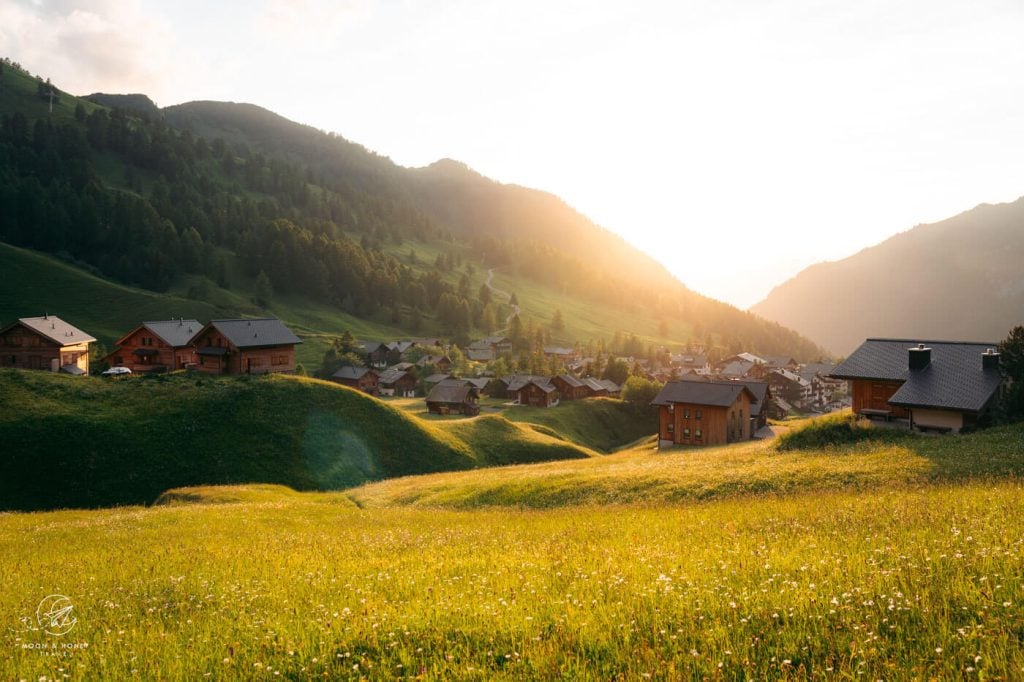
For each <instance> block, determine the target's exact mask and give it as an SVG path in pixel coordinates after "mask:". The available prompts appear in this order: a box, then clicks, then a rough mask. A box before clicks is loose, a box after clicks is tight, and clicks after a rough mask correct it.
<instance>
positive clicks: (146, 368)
mask: <svg viewBox="0 0 1024 682" xmlns="http://www.w3.org/2000/svg"><path fill="white" fill-rule="evenodd" d="M159 324H161V325H166V324H168V323H159ZM170 324H178V323H176V322H174V321H171V322H170ZM180 324H181V325H182V334H180V335H178V338H177V339H175V340H169V339H168V338H166V337H165V336H162V335H161V334H160V333H159V332H158V330H159V329H160V327H156V325H153V327H151V326H149V325H147V324H142V325H140V326H138V327H136V328H135V329H133V330H132V331H130V332H129V333H128V334H127V335H125V336H124V337H122V338H121V339H120V340H118V342H117V343H116V346H117V349H116V350H114V352H112V353H110V354H109V355H108V356H107V357H106V358H105V359H106V361H107V363H108V364H110V365H111V366H112V367H127V368H128V369H130V370H131V371H132V372H134V373H136V374H138V373H147V372H172V371H174V370H179V369H186V368H190V367H192V366H194V365H195V364H196V363H197V356H196V349H195V346H193V345H192V344H191V343H190V341H191V338H192V336H193V335H194V334H195V333H196V332H198V331H199V329H201V328H202V325H200V324H199V323H198V322H196V321H195V320H187V321H185V320H182V321H181V323H180ZM154 327H156V329H154ZM175 341H177V342H175Z"/></svg>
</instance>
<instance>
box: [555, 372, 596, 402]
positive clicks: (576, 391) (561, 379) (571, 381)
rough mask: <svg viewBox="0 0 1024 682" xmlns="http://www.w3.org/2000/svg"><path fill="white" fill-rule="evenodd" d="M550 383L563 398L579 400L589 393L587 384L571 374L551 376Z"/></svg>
mask: <svg viewBox="0 0 1024 682" xmlns="http://www.w3.org/2000/svg"><path fill="white" fill-rule="evenodd" d="M551 383H552V384H553V385H554V387H555V388H556V389H558V392H559V393H560V394H561V396H562V398H564V399H565V400H580V399H582V398H586V397H587V396H588V395H590V389H588V388H587V385H586V384H585V383H583V381H582V380H580V379H577V378H576V377H574V376H573V375H571V374H559V375H558V376H556V377H552V378H551Z"/></svg>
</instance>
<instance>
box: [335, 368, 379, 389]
mask: <svg viewBox="0 0 1024 682" xmlns="http://www.w3.org/2000/svg"><path fill="white" fill-rule="evenodd" d="M331 381H333V382H334V383H336V384H341V385H342V386H348V387H349V388H354V389H356V390H358V391H362V392H364V393H369V394H370V395H377V392H378V390H379V386H380V375H379V374H378V373H377V372H376V370H374V369H371V368H370V367H352V366H348V367H342V368H341V369H339V370H338V371H337V372H335V373H334V374H332V375H331Z"/></svg>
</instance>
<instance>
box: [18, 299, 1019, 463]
mask: <svg viewBox="0 0 1024 682" xmlns="http://www.w3.org/2000/svg"><path fill="white" fill-rule="evenodd" d="M95 341H96V339H95V338H93V337H92V336H90V335H89V334H87V333H86V332H84V331H82V330H81V329H78V328H77V327H75V326H73V325H71V324H69V323H68V322H65V321H64V320H62V319H60V318H59V317H56V316H53V315H43V316H41V317H28V318H21V319H18V320H16V321H14V322H12V323H10V324H8V325H6V326H4V327H2V328H0V367H14V368H22V369H39V370H50V371H53V372H64V373H68V374H73V375H84V374H88V373H89V345H90V344H91V343H94V342H95ZM301 342H302V341H301V340H300V339H299V338H298V336H296V335H295V334H294V333H293V332H292V331H291V330H290V329H288V327H287V326H285V325H284V324H283V323H282V322H281V321H280V320H278V319H277V318H273V317H268V318H252V319H248V318H243V319H221V320H210V321H209V322H207V323H205V324H203V323H200V322H199V321H198V320H192V319H184V318H178V319H174V320H161V321H154V322H142V323H140V324H139V325H137V326H136V327H135V328H133V329H131V330H127V331H126V333H125V334H124V336H122V337H121V338H120V339H119V340H118V341H117V343H116V344H115V349H114V350H113V351H112V352H111V353H110V354H109V355H107V356H106V357H105V358H104V359H103V360H104V362H105V363H106V364H108V365H110V366H111V367H118V368H127V369H128V370H131V371H132V372H133V373H135V372H143V373H145V372H166V371H174V370H179V369H188V370H193V371H198V372H205V373H209V374H266V373H272V372H294V371H295V369H296V362H295V346H296V345H297V344H299V343H301ZM995 345H996V344H994V343H961V342H949V341H925V342H920V341H912V340H908V339H868V340H867V341H865V342H864V344H863V345H861V347H860V348H858V349H857V351H855V352H854V353H853V354H852V355H851V356H850V357H849V358H847V359H846V360H845V361H844V362H842V363H841V364H840V365H838V366H835V365H830V364H824V363H816V364H800V363H798V362H797V361H796V360H795V359H793V358H791V357H764V358H762V357H759V356H756V355H753V354H751V353H739V354H737V355H733V356H731V357H728V358H726V359H725V360H723V361H722V362H720V363H718V364H717V365H715V366H714V367H712V365H711V364H710V363H709V362H708V359H707V357H706V356H704V355H700V354H694V353H689V354H677V355H672V356H670V363H669V365H668V366H664V364H663V363H662V364H658V365H654V364H653V363H651V362H650V361H647V360H639V359H637V360H635V361H634V362H635V366H636V367H638V368H640V369H641V370H642V371H643V372H644V373H645V374H646V376H647V377H648V378H649V379H652V380H655V381H660V382H663V383H664V384H665V385H664V388H663V389H662V390H661V392H660V393H659V394H658V396H657V398H656V399H655V400H654V402H653V405H655V406H657V407H658V408H659V431H658V442H659V446H660V447H668V446H675V445H716V444H722V443H730V442H735V441H739V440H745V439H749V438H753V437H754V436H755V434H756V433H757V432H758V430H760V429H762V428H763V427H764V426H765V425H766V424H767V420H768V419H769V418H781V417H785V416H786V415H788V414H790V413H791V412H793V411H794V410H798V411H800V412H812V411H828V410H831V409H835V408H838V407H842V406H850V407H852V409H853V412H854V413H856V414H859V415H861V416H864V417H868V418H875V419H884V420H886V421H896V422H902V423H905V424H907V425H909V427H910V428H918V429H920V430H933V431H939V432H959V431H961V430H962V429H965V428H970V427H973V426H975V425H977V424H978V423H979V422H980V421H981V420H983V418H984V417H985V415H986V414H987V413H989V412H990V411H991V410H992V408H993V406H994V405H995V403H996V402H997V401H998V398H999V395H1000V392H1001V391H1000V388H1001V386H1002V375H1001V372H1000V369H999V354H998V353H996V352H995V350H994V348H995ZM446 347H448V346H446V345H445V344H444V342H443V340H442V339H437V338H434V339H410V340H404V341H393V342H391V343H376V342H374V343H366V344H363V346H362V348H363V352H364V354H365V364H366V366H364V367H353V366H346V367H342V368H340V369H339V370H337V371H336V372H335V373H334V374H333V376H331V377H330V379H331V380H332V381H335V382H337V383H339V384H343V385H346V386H350V387H352V388H356V389H358V390H361V391H364V392H366V393H369V394H371V395H379V396H402V397H413V396H415V395H416V394H417V391H418V390H420V388H421V386H422V387H424V388H425V393H426V396H425V399H426V403H427V407H428V408H429V410H430V411H431V412H435V413H438V414H463V415H474V414H478V413H479V401H480V398H481V396H484V395H486V396H489V397H492V398H499V399H501V400H504V401H507V403H508V404H512V405H529V406H535V407H555V406H557V405H558V404H559V403H560V402H561V401H563V400H580V399H584V398H591V397H616V396H618V395H619V394H620V392H621V388H622V387H621V386H619V385H618V384H616V383H615V382H613V381H610V380H608V379H598V378H596V377H591V376H585V375H584V374H585V368H586V367H588V366H589V362H590V361H591V359H588V358H581V357H579V353H578V352H576V351H574V350H573V349H570V348H561V347H549V348H545V349H544V352H545V354H546V355H548V356H549V357H555V358H558V359H559V360H561V361H562V365H563V366H564V367H565V368H566V371H565V372H563V373H561V374H558V375H555V376H539V375H527V374H517V375H511V376H499V377H495V376H473V377H460V376H457V375H456V374H454V373H452V368H453V363H452V360H451V358H450V357H448V355H445V354H422V351H421V352H420V353H415V354H414V353H413V352H412V351H413V350H414V349H416V348H420V349H422V348H430V349H437V348H446ZM511 350H512V343H511V341H510V340H509V339H507V338H505V337H497V336H496V337H488V338H486V339H482V340H480V341H477V342H474V343H473V344H471V345H470V346H469V347H468V348H467V351H466V354H467V357H469V359H471V360H474V361H476V362H485V361H489V360H493V359H495V358H497V357H500V356H502V355H503V354H507V353H510V352H511ZM414 356H417V357H416V359H415V361H412V358H413V357H414ZM425 371H430V372H432V373H431V374H430V375H429V376H426V377H425V378H423V380H422V382H421V380H420V377H421V376H422V374H423V373H424V372H425Z"/></svg>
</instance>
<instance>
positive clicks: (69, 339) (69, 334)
mask: <svg viewBox="0 0 1024 682" xmlns="http://www.w3.org/2000/svg"><path fill="white" fill-rule="evenodd" d="M18 324H20V325H21V326H23V327H25V329H28V330H30V331H33V332H35V333H36V334H39V335H40V336H43V337H45V338H47V339H49V340H50V341H53V342H54V343H56V344H57V345H59V346H71V345H74V344H76V343H95V342H96V339H94V338H93V337H91V336H89V335H88V334H86V333H85V332H83V331H82V330H81V329H79V328H78V327H76V326H74V325H72V324H68V323H67V322H65V321H64V320H62V319H60V318H59V317H57V316H56V315H44V316H43V317H22V318H19V319H18V321H17V322H12V323H11V324H9V325H7V326H6V327H4V328H3V329H0V334H2V333H4V332H6V331H7V330H8V329H12V328H13V327H14V326H15V325H18Z"/></svg>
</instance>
